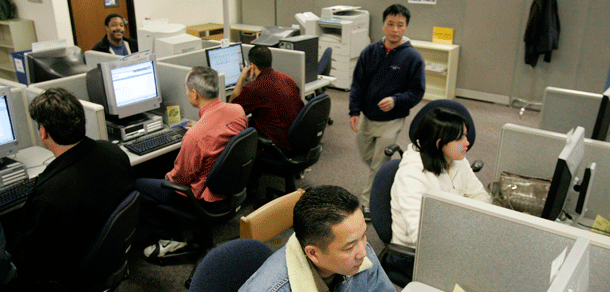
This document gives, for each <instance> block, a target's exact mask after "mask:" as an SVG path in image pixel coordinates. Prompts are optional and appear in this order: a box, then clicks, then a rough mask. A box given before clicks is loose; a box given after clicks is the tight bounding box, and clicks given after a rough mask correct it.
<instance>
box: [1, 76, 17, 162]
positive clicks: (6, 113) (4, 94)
mask: <svg viewBox="0 0 610 292" xmlns="http://www.w3.org/2000/svg"><path fill="white" fill-rule="evenodd" d="M18 151H19V137H18V134H17V131H16V128H15V122H14V120H13V113H12V111H11V91H10V89H9V88H8V87H0V158H4V157H7V156H9V155H13V154H17V152H18Z"/></svg>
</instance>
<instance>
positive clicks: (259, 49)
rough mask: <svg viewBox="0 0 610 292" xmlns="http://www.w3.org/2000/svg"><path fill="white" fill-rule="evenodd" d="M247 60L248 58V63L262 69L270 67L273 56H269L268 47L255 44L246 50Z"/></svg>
mask: <svg viewBox="0 0 610 292" xmlns="http://www.w3.org/2000/svg"><path fill="white" fill-rule="evenodd" d="M248 60H250V63H252V64H254V65H256V67H258V69H259V70H261V71H263V70H265V69H267V68H269V67H271V62H272V61H273V58H272V57H271V50H269V48H267V47H265V46H259V45H256V46H254V47H253V48H252V49H250V52H248Z"/></svg>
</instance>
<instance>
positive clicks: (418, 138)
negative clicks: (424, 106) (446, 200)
mask: <svg viewBox="0 0 610 292" xmlns="http://www.w3.org/2000/svg"><path fill="white" fill-rule="evenodd" d="M464 126H466V129H468V128H469V127H470V123H469V122H468V120H467V119H466V118H464V117H463V116H462V115H460V114H458V113H457V112H454V111H452V110H449V109H445V108H433V109H431V110H429V111H428V112H427V113H426V115H424V117H423V118H422V120H421V121H420V122H419V126H418V127H417V130H416V131H415V135H414V138H415V141H412V142H413V145H415V149H416V150H417V151H419V153H420V155H421V159H422V162H423V164H424V170H427V171H430V172H432V173H434V174H435V175H436V176H439V175H440V174H441V172H442V171H443V169H447V167H448V166H449V163H448V162H447V160H446V159H445V155H444V154H443V147H444V146H445V145H447V144H448V143H449V142H452V141H457V140H459V139H460V138H462V136H463V135H465V134H466V133H464Z"/></svg>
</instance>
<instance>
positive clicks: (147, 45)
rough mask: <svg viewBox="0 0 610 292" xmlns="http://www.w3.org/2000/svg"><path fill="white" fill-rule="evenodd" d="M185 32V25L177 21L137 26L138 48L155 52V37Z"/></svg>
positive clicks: (165, 36)
mask: <svg viewBox="0 0 610 292" xmlns="http://www.w3.org/2000/svg"><path fill="white" fill-rule="evenodd" d="M185 33H186V26H185V25H183V24H178V23H166V22H153V23H150V24H149V25H147V26H144V27H142V28H138V50H139V51H140V52H143V51H146V50H149V51H150V52H151V53H154V52H155V39H158V38H167V37H172V36H177V35H181V34H185Z"/></svg>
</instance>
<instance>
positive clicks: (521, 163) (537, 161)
mask: <svg viewBox="0 0 610 292" xmlns="http://www.w3.org/2000/svg"><path fill="white" fill-rule="evenodd" d="M565 143H566V134H561V133H556V132H551V131H545V130H540V129H534V128H530V127H524V126H517V125H513V124H506V125H504V126H503V127H502V134H501V137H500V146H499V147H498V156H497V160H496V169H495V173H494V181H499V180H500V174H501V173H502V171H508V172H512V173H516V174H521V175H525V176H531V177H539V178H547V179H550V178H552V177H553V171H554V170H555V165H556V164H557V157H558V156H559V153H560V152H561V150H562V149H563V147H564V146H565ZM590 162H596V163H597V172H596V173H595V179H594V181H593V189H592V190H591V197H590V198H589V203H588V211H587V213H586V216H585V217H586V218H589V219H595V216H596V215H597V214H599V215H601V216H603V217H604V218H610V183H608V182H610V171H608V170H609V169H610V143H608V142H603V141H596V140H591V139H585V153H584V157H583V161H582V163H581V165H580V168H579V170H578V172H577V176H578V177H581V178H582V174H583V173H584V168H585V167H587V166H588V165H589V163H590ZM576 199H577V198H575V197H569V200H570V201H571V202H575V201H576Z"/></svg>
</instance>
